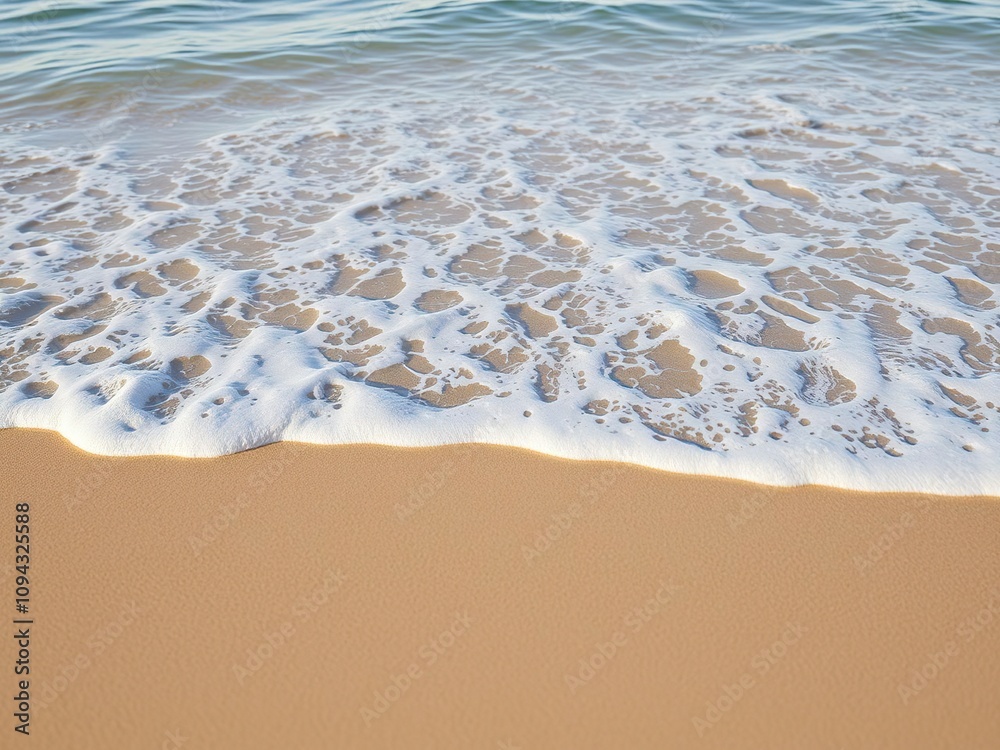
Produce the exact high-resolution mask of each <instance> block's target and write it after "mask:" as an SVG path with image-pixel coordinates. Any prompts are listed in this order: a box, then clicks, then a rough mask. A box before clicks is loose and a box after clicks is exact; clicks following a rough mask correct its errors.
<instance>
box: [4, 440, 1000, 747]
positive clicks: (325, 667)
mask: <svg viewBox="0 0 1000 750" xmlns="http://www.w3.org/2000/svg"><path fill="white" fill-rule="evenodd" d="M0 500H2V506H0V507H2V511H0V518H2V525H0V531H2V534H0V538H2V539H3V540H5V541H4V543H3V545H0V555H2V557H0V578H2V580H3V585H2V587H0V591H2V592H3V596H2V599H0V602H2V608H3V612H4V613H5V615H6V614H7V613H8V612H10V611H11V609H12V600H13V588H14V576H13V572H12V569H11V566H12V564H13V542H12V537H13V526H14V504H15V503H16V502H28V503H30V505H31V527H32V530H31V533H32V549H31V557H32V568H31V573H32V575H31V578H32V591H33V594H32V597H33V598H32V607H33V609H32V615H33V617H34V618H35V624H34V625H33V639H34V640H33V644H32V674H31V680H32V702H33V707H32V722H31V736H30V737H29V738H23V737H19V736H17V735H15V734H14V732H13V731H12V723H13V719H12V718H11V716H10V713H11V712H10V710H5V711H4V715H5V717H6V718H5V719H4V727H3V728H2V730H0V731H2V736H3V737H4V740H3V742H2V743H0V744H2V745H3V747H14V746H18V747H32V748H46V749H49V748H51V749H53V750H63V749H64V748H73V750H90V749H91V748H94V749H98V748H99V749H100V750H110V749H114V748H127V749H128V750H139V749H141V748H151V749H152V748H177V747H183V748H185V749H186V750H193V749H194V748H211V749H212V750H225V749H227V748H240V749H241V750H249V749H254V748H268V749H271V748H278V747H289V748H297V749H298V750H313V749H316V750H320V749H323V750H327V749H330V748H461V749H462V750H466V749H470V748H483V749H487V750H501V749H504V748H506V749H508V750H513V749H514V748H521V749H523V750H534V749H535V748H630V749H632V750H640V749H642V748H754V749H755V750H759V749H761V748H768V749H769V750H775V749H781V748H789V749H795V750H802V749H803V748H808V749H810V750H825V749H827V748H829V749H830V750H837V749H840V748H843V749H844V750H859V749H863V748H906V749H907V750H917V749H919V748H943V747H955V748H966V749H968V750H971V749H974V748H995V747H1000V711H997V693H998V689H1000V622H998V621H1000V543H998V542H1000V502H998V501H997V500H996V499H990V498H965V499H963V498H943V497H934V498H931V497H920V496H914V495H872V494H861V493H850V492H843V491H834V490H829V489H825V488H819V487H806V488H798V489H769V488H762V487H758V486H754V485H749V484H744V483H739V482H734V481H722V480H713V479H704V478H695V477H687V476H680V475H672V474H666V473H660V472H656V471H652V470H648V469H643V468H638V467H631V466H623V465H615V464H602V463H585V462H570V461H565V460H558V459H553V458H549V457H546V456H542V455H539V454H534V453H529V452H525V451H519V450H510V449H501V448H494V447H486V446H477V445H472V446H455V447H445V448H436V449H411V450H401V449H389V448H382V447H374V446H342V447H317V446H305V445H297V444H289V443H286V444H278V445H271V446H268V447H265V448H261V449H258V450H254V451H251V452H248V453H242V454H237V455H232V456H227V457H223V458H216V459H205V460H193V459H177V458H165V457H149V458H116V459H108V458H103V457H99V456H94V455H89V454H86V453H83V452H81V451H79V450H77V449H76V448H74V447H72V446H71V445H69V444H68V443H67V442H65V441H64V440H63V439H62V438H60V437H59V436H57V435H55V434H52V433H46V432H39V431H29V430H5V431H0ZM8 622H9V619H8ZM8 627H9V626H8ZM2 643H3V646H2V647H0V658H2V660H3V663H2V674H3V675H4V677H3V683H2V685H0V688H2V691H3V695H5V696H7V698H8V701H7V705H8V709H9V706H10V701H9V698H10V695H11V693H10V691H11V690H12V689H13V687H14V676H13V674H11V670H10V668H9V666H8V665H10V664H12V663H13V660H14V658H15V651H14V644H13V641H12V639H11V638H9V637H5V638H3V639H2ZM915 670H916V671H923V673H924V675H923V676H920V675H919V674H917V673H916V672H915ZM10 738H13V740H11V739H10ZM8 743H9V744H8Z"/></svg>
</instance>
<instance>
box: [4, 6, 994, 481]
mask: <svg viewBox="0 0 1000 750" xmlns="http://www.w3.org/2000/svg"><path fill="white" fill-rule="evenodd" d="M0 102H2V109H0V112H2V114H3V116H2V119H0V427H6V426H26V427H44V428H50V429H54V430H58V431H60V432H61V433H62V434H64V435H65V436H67V437H68V438H69V439H70V440H72V441H73V442H74V443H75V444H77V445H78V446H80V447H82V448H84V449H86V450H89V451H94V452H97V453H104V454H126V455H132V454H144V453H168V454H176V455H184V456H211V455H218V454H224V453H228V452H233V451H238V450H242V449H246V448H249V447H253V446H257V445H261V444H264V443H268V442H272V441H276V440H282V439H294V440H304V441H310V442H316V443H351V442H374V443H383V444H394V445H434V444H441V443H449V442H463V441H482V442H488V443H497V444H506V445H515V446H521V447H525V448H531V449H535V450H539V451H543V452H547V453H551V454H555V455H559V456H566V457H574V458H603V459H612V460H621V461H631V462H635V463H640V464H645V465H648V466H651V467H657V468H662V469H668V470H674V471H683V472H693V473H701V474H712V475H719V476H731V477H738V478H743V479H750V480H755V481H760V482H765V483H771V484H783V485H788V484H798V483H805V482H819V483H823V484H829V485H834V486H840V487H847V488H856V489H873V490H914V489H915V490H923V491H927V492H940V493H946V492H950V493H990V494H1000V450H998V449H1000V441H998V437H1000V416H998V415H1000V341H998V339H1000V330H998V325H1000V316H998V299H1000V295H998V290H1000V146H998V144H1000V5H998V3H996V2H984V1H981V0H980V1H970V2H960V1H954V0H953V1H951V2H941V1H934V2H932V1H930V0H913V1H907V2H885V3H868V2H859V1H854V0H821V1H820V2H814V3H794V2H791V0H771V1H753V2H751V1H746V0H733V1H724V0H701V1H692V2H683V3H673V2H649V3H620V2H541V1H539V0H497V1H493V2H431V1H429V0H409V1H407V2H390V1H386V0H383V1H381V2H370V1H368V0H353V1H347V2H333V1H331V0H310V1H308V2H280V1H269V2H264V1H263V0H259V1H257V0H244V1H241V2H235V1H232V2H230V1H222V2H211V1H210V0H191V1H190V2H164V1H163V0H127V1H125V0H79V1H76V0H60V1H58V2H51V1H48V0H41V1H37V2H23V3H18V4H16V5H13V4H6V5H4V7H3V8H2V9H0Z"/></svg>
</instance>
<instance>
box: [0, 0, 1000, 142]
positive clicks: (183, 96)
mask: <svg viewBox="0 0 1000 750" xmlns="http://www.w3.org/2000/svg"><path fill="white" fill-rule="evenodd" d="M796 54H797V55H800V57H799V58H795V57H792V56H793V55H796ZM998 59H1000V5H998V4H997V3H996V2H982V1H978V2H961V1H956V0H951V1H947V2H945V1H942V0H909V1H905V0H901V1H896V2H884V3H872V2H862V1H861V0H821V1H819V2H810V3H796V2H792V1H791V0H777V1H771V2H760V1H759V0H706V1H704V2H658V3H656V2H654V3H614V2H608V3H604V2H554V1H552V2H549V1H540V0H492V1H486V2H432V1H430V0H407V1H404V2H391V1H390V2H386V1H385V0H382V1H380V2H365V1H358V0H355V1H349V2H335V1H332V0H311V1H308V2H275V1H274V0H244V1H240V2H237V1H236V0H218V1H216V2H213V1H211V0H205V1H202V2H182V3H177V2H166V1H163V0H106V1H103V2H101V1H95V0H89V1H86V0H81V1H79V2H74V1H73V0H65V1H54V0H35V1H34V2H28V3H17V4H4V7H3V9H2V10H0V101H2V102H3V111H4V119H5V121H6V122H7V123H8V124H9V123H11V121H14V120H20V119H22V118H23V119H24V120H25V121H31V122H36V123H38V122H41V123H45V122H49V121H50V120H52V119H53V118H56V117H60V116H67V113H73V114H74V115H75V116H91V117H93V116H98V117H101V118H103V119H105V120H107V119H109V118H110V117H111V116H113V115H116V114H123V113H128V114H131V115H134V114H135V113H136V112H137V111H147V110H160V111H161V112H162V111H164V110H166V109H170V110H172V111H173V110H178V109H180V110H190V111H192V112H193V111H198V110H201V109H206V108H207V109H211V110H213V111H215V112H216V113H220V112H222V111H223V110H226V109H227V108H228V109H231V110H232V111H233V112H235V111H239V110H241V109H243V110H253V109H256V108H260V107H263V108H265V109H272V108H274V107H276V106H280V107H282V108H285V109H295V108H299V107H310V106H313V105H315V104H317V102H320V101H323V102H325V103H326V104H328V105H330V106H336V105H338V104H342V105H345V106H348V105H350V104H351V103H353V102H355V101H358V100H360V101H366V100H367V101H370V100H372V99H374V98H381V97H388V96H394V97H399V96H405V97H408V98H409V97H413V96H419V95H425V96H441V95H444V93H443V92H447V93H450V94H454V93H456V92H458V93H460V94H470V93H472V94H479V93H481V92H482V90H483V88H484V87H489V88H490V89H491V90H501V89H503V88H505V87H509V88H513V89H517V90H522V89H523V90H525V91H528V92H529V93H532V92H533V93H544V95H546V96H552V95H555V96H559V95H562V96H565V97H567V98H570V97H573V96H588V97H591V96H593V95H594V94H595V93H597V92H599V93H600V95H601V96H608V97H625V98H628V97H637V98H643V97H649V96H651V95H656V94H657V93H658V89H660V90H662V89H663V88H666V87H672V86H688V85H692V84H696V83H697V82H698V80H701V81H705V82H717V81H731V82H733V83H734V84H738V83H740V82H746V80H747V78H748V76H757V77H761V76H786V75H789V74H793V75H799V76H807V75H808V76H815V77H816V80H817V85H822V80H823V78H824V77H825V76H833V77H837V76H842V75H846V74H853V75H858V76H861V77H862V78H868V79H871V80H872V81H883V82H885V84H886V85H890V83H892V85H903V84H907V83H908V84H910V85H912V86H913V87H915V88H916V89H920V88H928V89H929V90H930V91H933V90H936V89H938V88H940V87H941V86H944V85H953V86H958V87H961V88H962V89H963V91H964V92H965V93H966V94H967V95H968V96H970V97H976V96H991V97H992V96H995V95H996V90H997V88H998V83H1000V80H998V79H1000V73H998ZM693 79H694V80H693ZM920 93H921V92H919V91H917V92H915V95H919V94H920Z"/></svg>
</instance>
